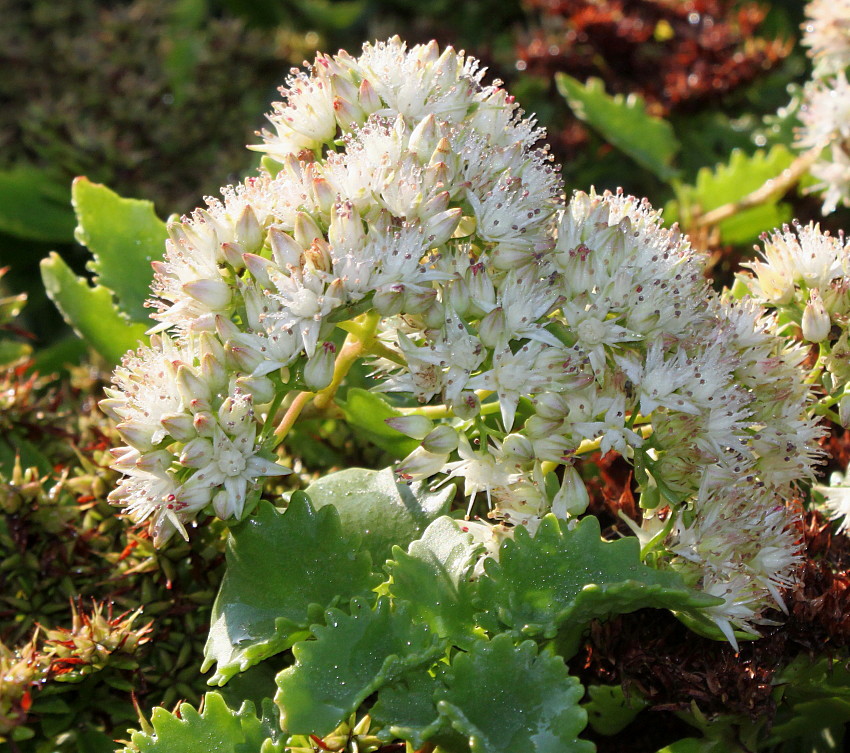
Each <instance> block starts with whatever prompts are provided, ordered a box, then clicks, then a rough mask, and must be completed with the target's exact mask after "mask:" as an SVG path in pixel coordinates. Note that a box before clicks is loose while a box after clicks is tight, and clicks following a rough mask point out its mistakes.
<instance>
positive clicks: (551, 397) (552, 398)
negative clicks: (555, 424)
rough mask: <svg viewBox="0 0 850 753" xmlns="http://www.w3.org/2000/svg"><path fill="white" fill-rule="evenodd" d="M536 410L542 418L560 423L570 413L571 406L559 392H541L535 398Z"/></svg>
mask: <svg viewBox="0 0 850 753" xmlns="http://www.w3.org/2000/svg"><path fill="white" fill-rule="evenodd" d="M534 410H535V412H536V413H537V415H538V416H540V417H541V418H546V419H552V420H555V421H560V420H561V419H563V418H564V416H566V415H567V413H569V411H570V406H569V403H567V401H566V400H565V399H564V398H563V397H562V396H561V395H559V394H558V393H557V392H541V393H540V394H539V395H537V396H535V398H534Z"/></svg>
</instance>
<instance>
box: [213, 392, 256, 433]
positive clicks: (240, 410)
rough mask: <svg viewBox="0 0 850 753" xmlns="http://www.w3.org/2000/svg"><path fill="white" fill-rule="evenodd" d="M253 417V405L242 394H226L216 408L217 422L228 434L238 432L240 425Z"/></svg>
mask: <svg viewBox="0 0 850 753" xmlns="http://www.w3.org/2000/svg"><path fill="white" fill-rule="evenodd" d="M253 418H254V406H253V405H252V404H251V400H250V399H248V398H246V397H245V396H244V395H240V396H238V397H232V396H230V395H228V396H227V398H226V399H225V401H224V402H223V403H222V404H221V407H220V408H219V409H218V422H219V424H221V427H222V428H223V429H224V430H225V431H226V432H227V433H228V434H239V433H240V432H241V429H242V427H243V426H244V425H245V424H246V423H248V422H249V421H251V419H253Z"/></svg>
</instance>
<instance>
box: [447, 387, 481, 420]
mask: <svg viewBox="0 0 850 753" xmlns="http://www.w3.org/2000/svg"><path fill="white" fill-rule="evenodd" d="M480 411H481V400H479V399H478V395H476V394H475V393H474V392H461V393H460V395H458V397H457V400H454V401H452V412H453V413H454V414H455V415H456V416H457V417H458V418H462V419H464V420H466V419H470V418H475V416H477V415H478V414H479V412H480Z"/></svg>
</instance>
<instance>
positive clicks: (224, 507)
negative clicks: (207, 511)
mask: <svg viewBox="0 0 850 753" xmlns="http://www.w3.org/2000/svg"><path fill="white" fill-rule="evenodd" d="M242 504H244V500H242V502H241V503H240V501H239V500H237V499H234V497H233V495H232V494H231V493H230V492H228V491H227V489H220V490H219V491H217V492H216V493H215V494H214V495H213V498H212V506H213V510H214V511H215V514H216V515H217V516H218V517H219V518H221V519H222V520H228V519H229V518H233V517H236V515H237V514H239V513H240V512H242Z"/></svg>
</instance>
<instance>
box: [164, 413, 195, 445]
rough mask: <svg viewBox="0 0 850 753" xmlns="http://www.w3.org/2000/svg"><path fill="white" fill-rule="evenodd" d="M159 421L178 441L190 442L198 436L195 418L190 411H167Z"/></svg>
mask: <svg viewBox="0 0 850 753" xmlns="http://www.w3.org/2000/svg"><path fill="white" fill-rule="evenodd" d="M159 423H160V424H161V425H162V428H163V429H165V430H166V431H167V432H168V433H169V434H170V435H171V437H172V438H173V439H176V440H177V441H178V442H188V441H189V440H191V439H194V438H195V437H196V436H197V432H196V431H195V424H194V420H193V418H192V416H191V415H190V414H189V413H166V414H165V415H164V416H163V417H162V418H160V419H159Z"/></svg>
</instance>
